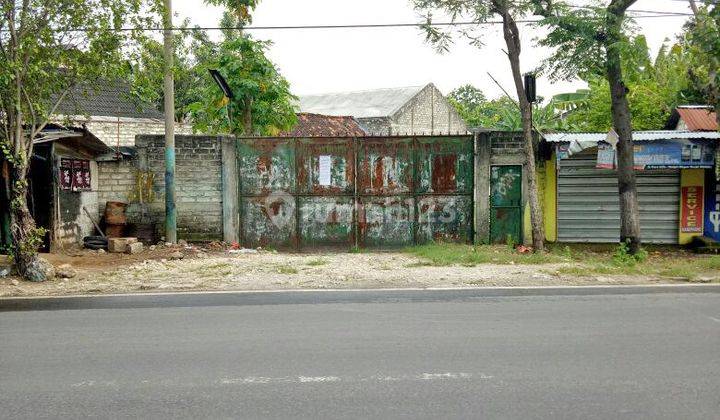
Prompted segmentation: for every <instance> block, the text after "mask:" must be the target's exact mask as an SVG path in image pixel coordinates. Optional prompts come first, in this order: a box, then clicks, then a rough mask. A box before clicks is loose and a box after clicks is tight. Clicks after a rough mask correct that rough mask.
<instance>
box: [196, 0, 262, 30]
mask: <svg viewBox="0 0 720 420" xmlns="http://www.w3.org/2000/svg"><path fill="white" fill-rule="evenodd" d="M205 3H206V4H210V5H213V6H223V7H225V8H226V9H227V10H228V12H230V13H231V14H232V15H233V16H234V17H235V19H236V20H237V21H238V23H239V26H245V25H246V24H249V23H252V12H253V10H255V8H256V7H257V5H258V4H259V3H260V0H205Z"/></svg>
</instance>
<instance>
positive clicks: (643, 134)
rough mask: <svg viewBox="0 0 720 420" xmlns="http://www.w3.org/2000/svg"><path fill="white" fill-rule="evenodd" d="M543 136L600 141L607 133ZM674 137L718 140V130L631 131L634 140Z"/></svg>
mask: <svg viewBox="0 0 720 420" xmlns="http://www.w3.org/2000/svg"><path fill="white" fill-rule="evenodd" d="M543 138H545V140H546V141H548V142H550V143H564V142H579V143H584V142H595V143H597V142H600V141H604V140H605V138H607V133H548V134H543ZM676 139H708V140H720V132H717V131H716V132H702V131H676V130H658V131H635V132H634V133H633V140H634V141H653V140H676Z"/></svg>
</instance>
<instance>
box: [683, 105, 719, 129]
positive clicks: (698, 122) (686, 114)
mask: <svg viewBox="0 0 720 420" xmlns="http://www.w3.org/2000/svg"><path fill="white" fill-rule="evenodd" d="M677 112H678V114H680V118H682V120H683V121H684V122H685V125H686V126H687V129H688V130H690V131H718V123H717V116H716V114H715V112H713V111H712V109H710V108H707V107H678V108H677Z"/></svg>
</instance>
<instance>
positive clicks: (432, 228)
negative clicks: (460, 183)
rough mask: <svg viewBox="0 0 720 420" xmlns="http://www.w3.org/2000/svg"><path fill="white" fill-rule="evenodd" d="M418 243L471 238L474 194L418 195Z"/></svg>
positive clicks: (463, 240)
mask: <svg viewBox="0 0 720 420" xmlns="http://www.w3.org/2000/svg"><path fill="white" fill-rule="evenodd" d="M417 212H418V225H417V237H416V241H417V242H418V243H427V242H431V241H444V242H469V241H471V240H472V215H473V202H472V196H464V195H432V196H422V197H418V201H417Z"/></svg>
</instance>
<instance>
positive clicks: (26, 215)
mask: <svg viewBox="0 0 720 420" xmlns="http://www.w3.org/2000/svg"><path fill="white" fill-rule="evenodd" d="M29 160H30V159H28V160H27V162H18V163H11V164H10V200H11V201H10V226H11V228H10V233H11V236H12V244H13V253H14V259H15V265H16V268H17V270H18V272H19V273H20V275H21V276H23V277H25V274H26V273H27V269H28V267H29V266H30V264H31V263H33V261H35V260H36V259H37V258H38V256H37V248H38V246H39V245H40V243H39V241H40V236H41V235H39V232H38V231H37V229H36V226H35V220H33V218H32V215H31V214H30V209H29V208H28V204H27V193H28V187H27V186H28V184H27V173H28V166H29Z"/></svg>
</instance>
